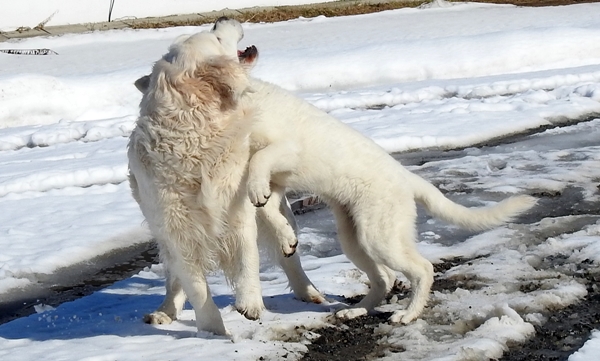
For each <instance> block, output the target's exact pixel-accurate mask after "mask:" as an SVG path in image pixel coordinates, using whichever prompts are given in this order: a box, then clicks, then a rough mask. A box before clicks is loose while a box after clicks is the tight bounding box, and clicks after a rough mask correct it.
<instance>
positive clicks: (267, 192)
mask: <svg viewBox="0 0 600 361" xmlns="http://www.w3.org/2000/svg"><path fill="white" fill-rule="evenodd" d="M248 197H249V198H250V202H252V204H254V205H255V206H256V207H264V205H265V204H267V201H268V200H269V198H270V197H271V186H270V185H269V182H268V181H263V180H258V179H254V180H249V181H248Z"/></svg>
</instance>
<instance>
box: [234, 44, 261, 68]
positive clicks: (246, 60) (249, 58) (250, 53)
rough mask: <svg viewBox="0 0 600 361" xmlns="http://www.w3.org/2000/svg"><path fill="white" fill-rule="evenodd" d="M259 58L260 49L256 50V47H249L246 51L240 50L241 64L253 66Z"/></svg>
mask: <svg viewBox="0 0 600 361" xmlns="http://www.w3.org/2000/svg"><path fill="white" fill-rule="evenodd" d="M257 57H258V49H256V46H254V45H252V46H249V47H247V48H246V50H244V51H241V50H238V59H239V60H240V63H243V64H252V63H254V61H255V60H256V58H257Z"/></svg>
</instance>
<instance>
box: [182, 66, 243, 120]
mask: <svg viewBox="0 0 600 361" xmlns="http://www.w3.org/2000/svg"><path fill="white" fill-rule="evenodd" d="M175 87H176V88H177V90H178V91H179V92H180V93H181V94H182V95H183V96H184V98H185V99H186V101H187V102H188V103H189V104H190V105H192V106H193V105H195V104H196V103H197V102H203V103H212V104H216V105H218V106H219V108H220V110H221V111H228V110H232V109H234V108H235V107H236V106H237V103H238V99H239V97H240V96H241V94H242V93H243V92H244V91H245V90H246V88H247V87H248V78H247V75H246V73H245V72H244V70H243V69H242V67H241V66H240V65H239V64H238V63H237V62H234V61H232V60H231V59H227V58H222V59H218V60H217V61H209V62H203V63H201V64H199V66H198V67H197V68H196V69H195V71H194V72H193V74H192V76H191V77H187V76H184V77H181V78H180V81H179V82H177V84H176V85H175Z"/></svg>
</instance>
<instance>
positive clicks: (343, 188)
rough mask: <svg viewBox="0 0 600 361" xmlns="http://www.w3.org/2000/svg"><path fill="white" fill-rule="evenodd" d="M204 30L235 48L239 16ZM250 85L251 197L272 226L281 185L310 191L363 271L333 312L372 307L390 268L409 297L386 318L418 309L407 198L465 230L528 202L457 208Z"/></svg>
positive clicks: (248, 59)
mask: <svg viewBox="0 0 600 361" xmlns="http://www.w3.org/2000/svg"><path fill="white" fill-rule="evenodd" d="M213 33H214V34H215V35H217V37H218V38H219V39H221V41H222V42H223V43H224V44H228V48H229V51H230V52H231V53H230V55H231V56H234V55H235V53H236V52H237V50H236V48H235V46H233V45H232V44H236V43H237V42H238V41H239V39H241V37H242V36H243V33H242V31H241V26H240V25H239V23H237V22H236V21H235V20H228V19H224V18H223V19H219V20H218V21H217V22H216V23H215V26H214V28H213ZM238 55H239V57H240V61H241V62H242V63H244V64H251V63H253V62H254V60H255V59H256V56H255V54H253V53H252V52H248V51H246V52H244V53H238ZM251 89H252V90H251V91H250V92H248V93H247V95H246V97H245V98H247V99H245V101H247V102H248V103H249V106H252V107H256V114H257V119H256V120H255V121H254V122H253V125H252V130H251V149H252V152H253V153H254V154H253V156H252V158H251V160H250V164H249V176H248V194H249V196H250V199H251V201H252V202H253V203H254V204H255V205H257V206H264V209H263V210H264V212H265V213H266V214H267V215H268V217H270V219H272V220H273V223H274V224H281V222H282V221H283V219H281V218H283V217H282V216H281V214H280V213H279V212H277V210H278V205H279V203H278V202H279V200H280V199H282V198H283V197H284V192H285V189H286V187H287V188H291V189H293V190H296V191H308V192H312V193H314V194H317V195H318V196H319V197H321V198H322V199H323V200H324V201H325V202H326V203H327V204H328V205H329V206H330V208H331V209H332V211H333V213H334V216H335V218H336V222H337V226H338V237H339V240H340V243H341V246H342V249H343V251H344V253H345V254H346V256H348V258H349V259H350V260H351V261H352V262H354V264H355V265H356V266H357V267H358V268H360V269H361V270H363V271H364V272H365V273H366V274H367V276H368V278H369V281H370V284H371V289H370V291H369V293H368V294H367V295H366V296H365V297H364V298H363V300H362V301H361V302H359V303H358V304H357V305H355V306H353V307H352V308H349V309H343V310H340V311H338V312H337V313H336V315H337V316H338V317H340V318H354V317H357V316H360V315H364V314H366V313H367V312H368V311H370V310H372V309H373V308H374V307H376V306H377V305H379V304H380V302H381V301H382V300H383V298H384V297H385V294H386V293H387V292H388V291H389V290H390V289H391V287H392V286H393V284H394V281H395V280H396V274H395V271H399V272H402V273H403V274H404V275H405V276H406V277H407V278H408V279H409V280H410V282H411V287H412V289H413V295H412V299H411V301H410V304H409V306H408V308H407V309H406V310H402V311H396V312H395V313H394V314H393V315H392V316H391V318H390V321H392V322H402V323H408V322H410V321H412V320H414V319H415V318H416V317H418V316H419V315H420V314H421V312H422V310H423V308H424V306H425V304H426V302H427V299H428V297H429V291H430V288H431V284H432V283H433V267H432V265H431V263H430V262H429V261H427V260H426V259H425V258H423V257H422V256H421V255H420V254H419V253H418V251H417V249H416V246H415V239H416V232H415V219H416V204H415V201H418V202H419V203H421V204H422V205H423V206H425V208H426V209H427V210H428V211H429V212H430V213H432V214H433V215H434V216H437V217H439V218H441V219H444V220H446V221H448V222H450V223H453V224H456V225H459V226H461V227H464V228H469V229H474V230H483V229H488V228H492V227H495V226H498V225H500V224H502V223H504V222H507V221H509V220H510V219H511V218H513V217H515V216H517V215H519V214H520V213H522V212H524V211H526V210H528V209H530V208H531V207H532V206H533V205H534V204H535V203H536V199H535V198H533V197H530V196H526V195H522V196H516V197H511V198H508V199H506V200H504V201H502V202H500V203H499V204H497V205H495V206H492V207H485V208H475V209H469V208H466V207H463V206H461V205H458V204H456V203H453V202H452V201H450V200H449V199H447V198H446V197H444V196H443V194H442V193H441V192H440V191H439V190H438V189H437V188H435V187H434V186H433V185H431V184H430V183H428V182H427V181H425V180H424V179H422V178H420V177H419V176H417V175H415V174H413V173H411V172H409V171H408V170H406V169H405V168H404V167H402V165H400V164H399V163H398V162H397V161H396V160H394V159H393V158H392V157H391V156H389V154H387V152H385V151H384V150H383V149H382V148H381V147H379V146H378V145H377V144H375V143H374V142H373V141H371V140H370V139H368V138H366V137H364V136H363V135H361V134H360V133H358V132H357V131H355V130H353V129H352V128H350V127H348V126H346V125H344V124H343V123H341V122H340V121H338V120H337V119H335V118H333V117H331V116H329V115H328V114H327V113H325V112H323V111H321V110H319V109H317V108H315V107H314V106H312V105H310V104H308V103H307V102H305V101H303V100H301V99H299V98H297V97H295V96H293V95H292V94H290V93H288V92H286V91H284V90H283V89H281V88H279V87H277V86H275V85H273V84H269V83H266V82H263V81H260V80H256V79H251ZM276 218H280V220H279V221H277V220H275V219H276ZM282 239H283V238H282ZM282 247H284V245H282Z"/></svg>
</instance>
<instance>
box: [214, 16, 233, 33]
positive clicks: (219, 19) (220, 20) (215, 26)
mask: <svg viewBox="0 0 600 361" xmlns="http://www.w3.org/2000/svg"><path fill="white" fill-rule="evenodd" d="M227 20H229V18H228V17H227V16H221V17H220V18H218V19H217V20H216V21H215V25H213V28H212V29H213V31H214V30H217V24H218V23H220V22H222V21H227Z"/></svg>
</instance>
